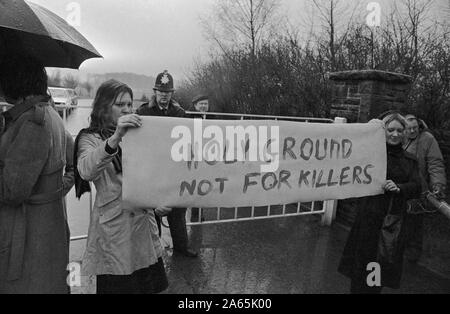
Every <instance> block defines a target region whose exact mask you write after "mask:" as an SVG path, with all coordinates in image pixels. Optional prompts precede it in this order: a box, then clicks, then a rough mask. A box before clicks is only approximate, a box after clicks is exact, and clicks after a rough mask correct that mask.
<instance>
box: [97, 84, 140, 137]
mask: <svg viewBox="0 0 450 314" xmlns="http://www.w3.org/2000/svg"><path fill="white" fill-rule="evenodd" d="M121 93H129V94H130V96H131V99H133V91H132V90H131V88H130V87H129V86H128V85H126V84H124V83H121V82H119V81H116V80H109V81H106V82H105V83H103V84H102V85H101V86H100V87H99V88H98V90H97V94H96V95H95V99H94V102H93V104H92V113H91V123H90V127H89V128H90V129H94V130H103V129H105V128H108V127H110V126H111V123H112V121H111V107H112V104H113V103H114V102H115V101H116V99H117V97H118V96H119V95H120V94H121Z"/></svg>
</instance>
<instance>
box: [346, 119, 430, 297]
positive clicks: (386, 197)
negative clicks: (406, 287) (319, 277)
mask: <svg viewBox="0 0 450 314" xmlns="http://www.w3.org/2000/svg"><path fill="white" fill-rule="evenodd" d="M383 122H384V123H385V128H386V142H387V181H386V183H385V186H384V190H385V194H382V195H377V196H370V197H364V198H362V199H360V200H359V202H358V208H359V210H358V214H357V217H356V221H355V223H354V225H353V227H352V230H351V232H350V235H349V238H348V240H347V244H346V246H345V249H344V253H343V256H342V259H341V263H340V265H339V272H341V273H342V274H344V275H345V276H347V277H349V278H350V279H351V289H350V290H351V293H363V294H368V293H381V290H382V287H390V288H394V289H398V288H399V286H400V279H401V275H402V264H403V253H404V250H405V243H406V233H405V225H404V223H403V222H404V218H405V215H406V210H407V204H406V201H407V200H408V199H412V198H416V197H417V195H418V194H419V193H420V187H421V184H420V179H419V173H418V166H417V161H416V159H415V157H414V156H412V155H410V154H408V153H406V152H404V150H403V148H402V142H403V136H404V133H405V130H406V127H407V123H406V121H405V119H404V118H403V117H402V116H401V115H400V114H398V113H391V114H388V115H387V116H386V117H384V118H383Z"/></svg>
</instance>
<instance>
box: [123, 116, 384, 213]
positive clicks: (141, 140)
mask: <svg viewBox="0 0 450 314" xmlns="http://www.w3.org/2000/svg"><path fill="white" fill-rule="evenodd" d="M142 119H143V126H142V127H141V128H139V129H131V130H129V131H128V134H127V135H126V136H125V138H124V141H123V143H122V149H123V199H124V202H125V204H127V206H129V207H133V208H152V207H158V206H167V207H243V206H265V205H278V204H290V203H296V202H310V201H323V200H333V199H346V198H353V197H362V196H368V195H377V194H381V193H383V189H382V186H383V184H384V183H385V180H386V162H387V161H386V140H385V131H384V126H383V123H382V122H381V121H379V120H374V121H371V122H370V123H366V124H316V123H299V122H288V121H272V120H270V121H255V120H247V121H219V120H201V119H180V118H165V117H164V118H161V117H142Z"/></svg>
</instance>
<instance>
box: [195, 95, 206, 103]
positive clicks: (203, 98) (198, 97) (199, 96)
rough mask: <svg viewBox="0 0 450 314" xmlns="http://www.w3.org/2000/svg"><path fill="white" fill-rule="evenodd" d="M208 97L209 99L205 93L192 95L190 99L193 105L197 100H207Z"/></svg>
mask: <svg viewBox="0 0 450 314" xmlns="http://www.w3.org/2000/svg"><path fill="white" fill-rule="evenodd" d="M208 99H209V97H208V96H207V95H198V96H196V97H194V99H192V104H193V105H195V104H196V103H198V102H199V101H202V100H208Z"/></svg>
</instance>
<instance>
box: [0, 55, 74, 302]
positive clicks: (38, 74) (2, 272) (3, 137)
mask: <svg viewBox="0 0 450 314" xmlns="http://www.w3.org/2000/svg"><path fill="white" fill-rule="evenodd" d="M0 72H1V73H2V75H1V76H0V89H1V90H2V93H3V94H4V95H5V99H6V101H7V102H8V103H11V104H13V105H14V107H13V108H11V109H10V110H8V111H7V112H4V113H2V114H1V115H0V294H2V293H20V294H23V293H27V294H28V293H32V294H35V293H45V294H48V293H51V294H53V293H61V294H65V293H68V292H69V289H68V286H67V281H66V280H67V275H68V273H67V271H66V268H67V265H68V262H69V256H68V252H69V241H68V228H67V224H66V220H65V215H64V208H63V193H64V191H63V170H64V166H65V162H66V143H67V137H66V132H65V129H64V125H63V121H62V120H61V118H60V117H59V115H58V113H57V112H56V111H55V110H53V108H51V106H50V105H49V96H47V95H46V91H47V75H46V73H45V69H44V67H43V66H42V65H41V64H40V63H39V62H38V61H37V60H35V59H33V58H31V57H27V56H12V57H6V58H5V59H3V60H2V62H0Z"/></svg>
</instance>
